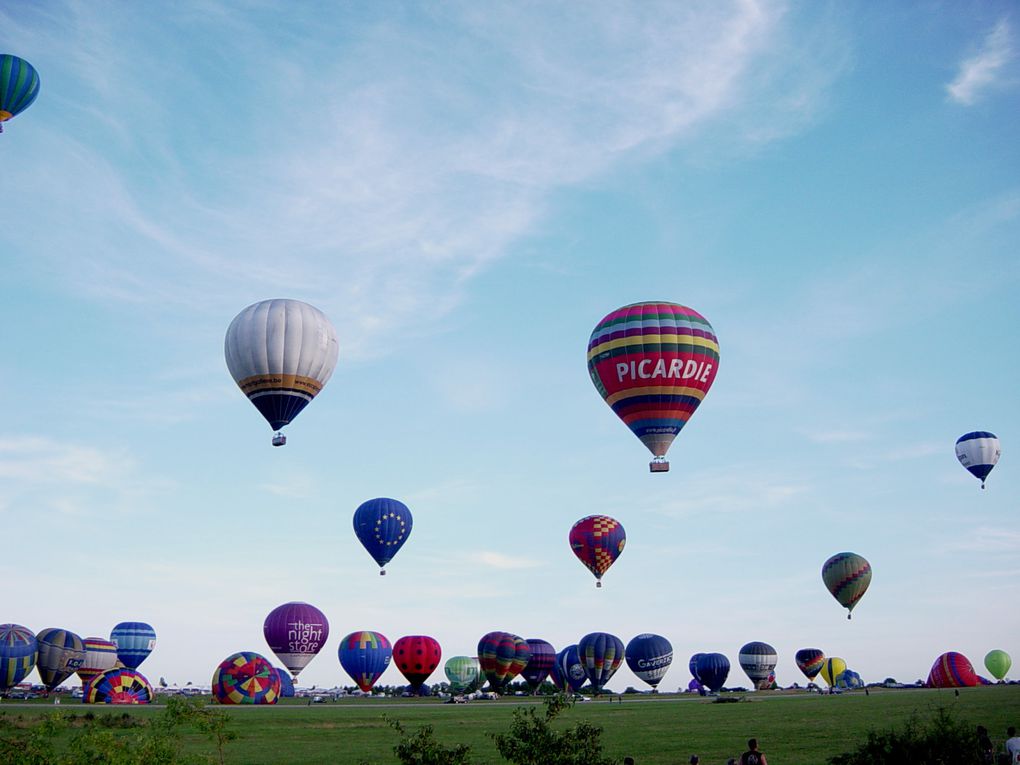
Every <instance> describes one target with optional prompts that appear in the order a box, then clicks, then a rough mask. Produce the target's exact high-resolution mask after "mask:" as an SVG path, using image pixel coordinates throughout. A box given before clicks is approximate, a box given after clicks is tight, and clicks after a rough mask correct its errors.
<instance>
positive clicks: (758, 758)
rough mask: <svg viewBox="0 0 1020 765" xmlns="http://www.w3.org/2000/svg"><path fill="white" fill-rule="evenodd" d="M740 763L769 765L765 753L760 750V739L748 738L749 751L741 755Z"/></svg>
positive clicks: (744, 764)
mask: <svg viewBox="0 0 1020 765" xmlns="http://www.w3.org/2000/svg"><path fill="white" fill-rule="evenodd" d="M740 765H769V764H768V762H767V761H766V759H765V753H764V752H759V751H758V739H756V738H749V739H748V740H747V751H746V752H744V753H743V754H742V755H740Z"/></svg>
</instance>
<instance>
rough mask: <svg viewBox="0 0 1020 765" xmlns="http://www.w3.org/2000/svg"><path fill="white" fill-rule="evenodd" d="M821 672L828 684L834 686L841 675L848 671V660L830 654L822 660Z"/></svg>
mask: <svg viewBox="0 0 1020 765" xmlns="http://www.w3.org/2000/svg"><path fill="white" fill-rule="evenodd" d="M819 672H820V673H821V675H822V679H823V680H824V681H825V682H826V684H827V685H828V686H829V687H830V688H832V687H833V686H834V685H835V684H836V680H838V679H839V676H840V675H842V674H843V673H844V672H846V662H845V661H843V659H841V658H840V657H838V656H829V657H828V658H826V659H824V660H823V661H822V668H821V669H820V670H819Z"/></svg>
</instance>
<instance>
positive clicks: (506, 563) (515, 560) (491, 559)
mask: <svg viewBox="0 0 1020 765" xmlns="http://www.w3.org/2000/svg"><path fill="white" fill-rule="evenodd" d="M469 558H470V559H471V560H472V561H473V562H475V563H480V564H481V565H483V566H488V567H490V568H498V569H506V570H511V569H521V568H537V567H538V566H539V565H541V564H540V563H539V562H538V561H534V560H531V559H529V558H520V557H514V556H511V555H504V554H503V553H498V552H492V551H491V550H483V551H481V552H476V553H471V555H470V556H469Z"/></svg>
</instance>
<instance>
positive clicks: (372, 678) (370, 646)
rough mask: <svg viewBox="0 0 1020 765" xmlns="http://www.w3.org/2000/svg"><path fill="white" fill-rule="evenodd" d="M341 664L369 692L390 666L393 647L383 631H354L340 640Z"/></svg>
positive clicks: (339, 654) (339, 656)
mask: <svg viewBox="0 0 1020 765" xmlns="http://www.w3.org/2000/svg"><path fill="white" fill-rule="evenodd" d="M337 656H338V658H339V659H340V666H341V667H343V668H344V672H346V673H347V674H348V675H350V676H351V679H352V680H354V682H355V683H357V684H358V687H359V688H360V689H361V690H363V691H365V693H368V692H369V691H371V690H372V686H373V685H375V683H376V681H377V680H378V679H379V678H380V677H382V673H383V672H385V671H386V668H387V667H389V666H390V658H391V657H392V656H393V648H392V647H391V646H390V641H389V640H387V639H386V636H385V635H383V634H382V633H381V632H371V631H368V630H364V631H361V632H352V633H351V634H349V635H347V636H346V637H344V638H343V639H342V640H341V641H340V647H339V648H338V649H337Z"/></svg>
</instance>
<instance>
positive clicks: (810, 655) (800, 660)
mask: <svg viewBox="0 0 1020 765" xmlns="http://www.w3.org/2000/svg"><path fill="white" fill-rule="evenodd" d="M794 661H796V662H797V667H798V669H800V671H801V672H803V673H804V676H805V677H806V678H807V679H808V680H814V679H815V678H816V677H818V673H819V671H821V669H822V663H823V662H824V661H825V654H824V653H822V651H821V649H820V648H801V649H800V650H799V651H797V654H796V656H794Z"/></svg>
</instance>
